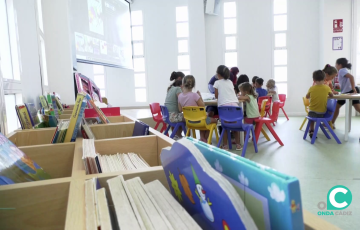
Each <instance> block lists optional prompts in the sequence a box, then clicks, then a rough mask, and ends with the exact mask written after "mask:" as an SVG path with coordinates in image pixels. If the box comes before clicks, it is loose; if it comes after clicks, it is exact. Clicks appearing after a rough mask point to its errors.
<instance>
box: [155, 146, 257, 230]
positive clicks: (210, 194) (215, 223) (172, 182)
mask: <svg viewBox="0 0 360 230" xmlns="http://www.w3.org/2000/svg"><path fill="white" fill-rule="evenodd" d="M160 159H161V163H162V166H163V168H164V171H165V174H166V179H167V181H168V184H169V187H170V190H171V193H172V195H173V196H174V197H175V198H176V199H177V201H178V202H179V203H180V204H181V205H182V206H183V207H184V208H185V209H186V211H187V212H188V213H189V214H190V215H191V216H192V217H193V219H194V220H195V221H196V222H197V223H198V224H199V225H200V227H201V228H203V229H239V230H240V229H258V228H257V226H256V225H255V223H254V220H253V219H252V218H251V216H250V214H249V212H248V210H247V208H246V207H245V205H244V203H243V201H242V199H241V198H240V196H239V194H238V193H237V191H236V190H235V188H234V187H233V186H232V185H231V183H230V182H229V181H228V180H226V179H225V178H224V177H223V176H222V175H221V174H220V173H219V172H218V171H216V170H215V169H213V168H212V167H211V165H210V164H209V163H208V161H207V160H206V159H205V157H204V156H203V154H202V153H201V152H200V151H199V149H198V148H196V147H195V145H194V144H193V143H192V142H191V141H190V140H187V139H181V140H179V141H177V142H175V143H174V144H173V145H172V146H171V147H167V148H164V149H163V150H162V152H161V155H160Z"/></svg>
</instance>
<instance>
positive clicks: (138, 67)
mask: <svg viewBox="0 0 360 230" xmlns="http://www.w3.org/2000/svg"><path fill="white" fill-rule="evenodd" d="M131 24H132V27H131V28H132V35H133V36H132V40H133V63H134V85H135V101H136V102H146V101H147V88H146V65H145V47H144V26H143V14H142V11H141V10H137V11H132V12H131Z"/></svg>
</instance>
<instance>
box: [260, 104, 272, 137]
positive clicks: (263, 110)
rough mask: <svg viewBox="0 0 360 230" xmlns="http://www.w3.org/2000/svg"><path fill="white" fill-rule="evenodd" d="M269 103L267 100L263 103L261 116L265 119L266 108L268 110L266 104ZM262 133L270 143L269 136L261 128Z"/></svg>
mask: <svg viewBox="0 0 360 230" xmlns="http://www.w3.org/2000/svg"><path fill="white" fill-rule="evenodd" d="M267 102H268V99H265V100H263V101H262V102H261V111H260V116H261V117H264V116H265V113H266V112H265V108H266V103H267ZM261 133H262V134H263V135H264V137H265V138H266V140H267V141H270V137H269V136H268V135H267V133H266V131H265V129H264V127H262V128H261Z"/></svg>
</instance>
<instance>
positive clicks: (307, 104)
mask: <svg viewBox="0 0 360 230" xmlns="http://www.w3.org/2000/svg"><path fill="white" fill-rule="evenodd" d="M303 103H304V106H305V112H306V114H308V113H309V106H310V100H309V99H307V98H306V97H303ZM306 120H307V118H306V117H305V118H304V121H303V123H302V124H301V126H300V130H302V128H303V126H304V125H305V123H306ZM329 125H330V127H331V128H332V129H334V127H333V124H332V122H331V121H330V122H329Z"/></svg>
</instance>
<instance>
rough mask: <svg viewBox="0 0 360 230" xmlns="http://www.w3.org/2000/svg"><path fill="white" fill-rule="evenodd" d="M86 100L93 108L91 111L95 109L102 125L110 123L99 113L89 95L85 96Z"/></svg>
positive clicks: (99, 110)
mask: <svg viewBox="0 0 360 230" xmlns="http://www.w3.org/2000/svg"><path fill="white" fill-rule="evenodd" d="M86 98H87V100H88V102H89V103H90V105H91V106H92V107H93V109H95V111H96V113H97V114H98V116H99V118H100V119H101V121H102V122H103V123H104V124H108V123H110V121H109V119H107V117H106V116H105V114H104V113H103V112H102V111H101V109H100V108H99V107H97V106H96V105H95V103H94V101H93V100H92V99H91V97H90V95H89V94H87V95H86Z"/></svg>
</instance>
